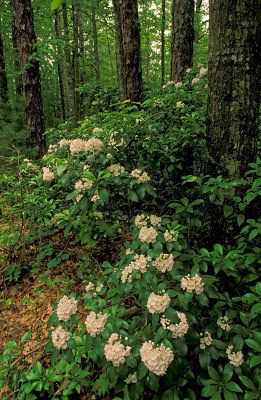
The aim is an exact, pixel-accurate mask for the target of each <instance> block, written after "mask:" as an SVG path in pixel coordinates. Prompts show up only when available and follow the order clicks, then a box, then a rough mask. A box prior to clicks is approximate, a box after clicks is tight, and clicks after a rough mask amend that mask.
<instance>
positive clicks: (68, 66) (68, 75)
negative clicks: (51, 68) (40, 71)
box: [62, 0, 75, 117]
mask: <svg viewBox="0 0 261 400" xmlns="http://www.w3.org/2000/svg"><path fill="white" fill-rule="evenodd" d="M62 15H63V34H64V44H65V74H64V75H65V79H64V83H65V87H64V88H65V94H66V96H65V97H66V115H68V116H70V117H72V116H73V114H74V91H75V87H74V85H73V83H74V80H73V70H72V61H71V59H72V57H71V45H70V31H69V23H68V10H67V3H66V0H63V1H62Z"/></svg>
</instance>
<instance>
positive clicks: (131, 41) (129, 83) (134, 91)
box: [113, 0, 142, 101]
mask: <svg viewBox="0 0 261 400" xmlns="http://www.w3.org/2000/svg"><path fill="white" fill-rule="evenodd" d="M113 2H114V10H115V17H116V31H117V32H116V38H117V40H116V42H117V48H118V62H119V75H120V81H121V98H122V100H131V101H141V100H142V72H141V48H140V23H139V14H138V4H137V0H114V1H113Z"/></svg>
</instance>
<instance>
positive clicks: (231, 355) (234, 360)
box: [226, 345, 244, 367]
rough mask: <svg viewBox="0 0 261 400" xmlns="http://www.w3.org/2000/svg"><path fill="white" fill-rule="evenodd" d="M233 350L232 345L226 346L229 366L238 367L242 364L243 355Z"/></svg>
mask: <svg viewBox="0 0 261 400" xmlns="http://www.w3.org/2000/svg"><path fill="white" fill-rule="evenodd" d="M233 350H234V348H233V346H232V345H230V346H228V348H227V349H226V353H227V358H228V359H229V362H230V364H231V365H233V366H234V367H239V366H240V365H241V364H243V362H244V356H243V353H242V351H237V352H235V351H233Z"/></svg>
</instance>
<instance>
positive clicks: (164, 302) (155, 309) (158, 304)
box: [147, 293, 170, 314]
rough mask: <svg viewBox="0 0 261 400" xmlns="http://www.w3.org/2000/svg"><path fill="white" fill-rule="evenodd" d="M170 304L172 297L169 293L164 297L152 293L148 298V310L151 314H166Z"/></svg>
mask: <svg viewBox="0 0 261 400" xmlns="http://www.w3.org/2000/svg"><path fill="white" fill-rule="evenodd" d="M169 303H170V297H169V295H168V294H167V293H165V294H164V295H162V296H161V295H158V294H155V293H151V294H150V295H149V297H148V301H147V308H148V310H149V312H150V313H151V314H161V313H164V311H165V310H166V308H167V307H168V306H169Z"/></svg>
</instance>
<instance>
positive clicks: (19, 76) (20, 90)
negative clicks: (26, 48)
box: [12, 16, 23, 97]
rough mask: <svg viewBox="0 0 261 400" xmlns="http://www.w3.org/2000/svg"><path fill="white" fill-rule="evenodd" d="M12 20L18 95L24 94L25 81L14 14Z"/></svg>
mask: <svg viewBox="0 0 261 400" xmlns="http://www.w3.org/2000/svg"><path fill="white" fill-rule="evenodd" d="M12 17H13V20H12V44H13V57H14V72H15V78H14V79H15V91H16V94H17V96H18V97H19V96H22V94H23V82H22V73H21V70H20V65H19V53H18V49H17V43H16V38H15V28H14V16H12Z"/></svg>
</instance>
